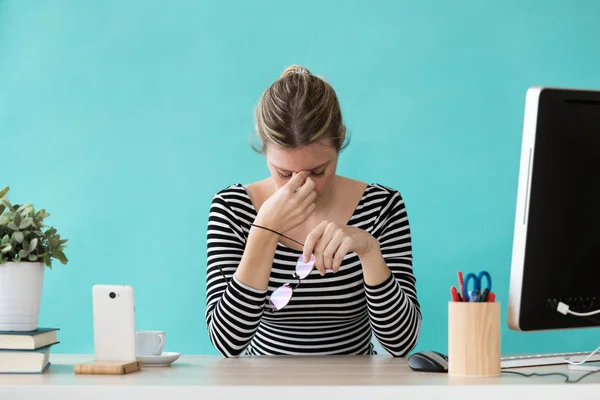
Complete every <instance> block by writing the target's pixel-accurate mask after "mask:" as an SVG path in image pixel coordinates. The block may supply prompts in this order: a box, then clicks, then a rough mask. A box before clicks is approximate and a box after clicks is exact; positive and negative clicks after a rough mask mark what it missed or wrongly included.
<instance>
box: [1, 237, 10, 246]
mask: <svg viewBox="0 0 600 400" xmlns="http://www.w3.org/2000/svg"><path fill="white" fill-rule="evenodd" d="M9 243H10V236H8V235H4V237H2V240H1V241H0V246H5V245H7V244H9Z"/></svg>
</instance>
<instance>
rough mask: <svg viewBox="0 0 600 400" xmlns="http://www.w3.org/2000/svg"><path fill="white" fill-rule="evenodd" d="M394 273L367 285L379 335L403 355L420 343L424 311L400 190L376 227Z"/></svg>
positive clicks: (392, 351)
mask: <svg viewBox="0 0 600 400" xmlns="http://www.w3.org/2000/svg"><path fill="white" fill-rule="evenodd" d="M373 232H374V236H375V237H376V238H377V239H378V240H379V243H380V247H381V253H382V255H383V259H384V260H385V262H386V264H387V266H388V268H389V269H390V271H391V274H390V276H389V277H388V278H387V279H386V280H385V281H384V282H382V283H380V284H378V285H367V284H366V283H365V291H366V295H367V306H368V310H369V317H370V320H371V325H372V327H373V332H374V334H375V337H376V338H377V340H378V341H379V343H381V346H382V347H383V348H384V349H386V350H387V351H388V352H389V353H390V354H391V355H393V356H396V357H403V356H405V355H407V354H408V353H409V352H410V351H411V350H412V349H413V348H414V347H415V345H416V343H417V340H418V338H419V334H420V330H421V310H420V305H419V302H418V300H417V292H416V279H415V277H414V275H413V269H412V261H413V258H412V242H411V231H410V226H409V222H408V216H407V213H406V207H405V205H404V200H403V199H402V197H401V196H400V193H398V192H397V191H391V198H390V200H389V201H388V202H387V204H386V205H385V206H384V208H383V210H382V214H381V217H380V218H379V221H377V225H376V226H375V229H374V230H373Z"/></svg>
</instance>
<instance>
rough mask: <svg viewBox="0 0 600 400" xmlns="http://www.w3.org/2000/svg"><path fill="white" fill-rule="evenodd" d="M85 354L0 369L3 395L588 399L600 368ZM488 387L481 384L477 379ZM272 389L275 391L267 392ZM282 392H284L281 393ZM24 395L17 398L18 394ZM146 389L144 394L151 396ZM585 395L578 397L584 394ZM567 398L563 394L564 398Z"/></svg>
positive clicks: (597, 388)
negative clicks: (160, 359)
mask: <svg viewBox="0 0 600 400" xmlns="http://www.w3.org/2000/svg"><path fill="white" fill-rule="evenodd" d="M92 360H93V356H90V355H63V354H55V355H52V356H51V361H52V366H51V367H50V369H49V370H48V371H47V372H46V373H45V374H43V375H1V374H0V398H5V397H4V396H3V395H2V394H5V395H6V398H8V395H11V396H16V397H11V398H15V399H18V398H25V397H26V396H34V395H36V396H42V395H46V396H47V395H49V394H51V396H50V398H58V396H61V398H62V399H70V398H84V397H85V398H86V399H95V398H103V399H104V398H108V397H106V396H113V397H111V398H132V397H131V396H132V395H133V398H135V397H137V396H136V395H139V396H144V398H164V396H168V397H171V398H173V399H175V398H177V399H179V398H196V399H198V398H201V397H198V395H211V396H212V395H215V394H216V395H218V397H219V398H220V397H221V396H222V395H223V394H224V393H225V392H231V394H233V395H239V396H241V397H240V398H243V399H244V400H246V399H248V398H259V399H265V400H278V398H277V397H273V395H276V396H285V399H284V400H289V399H292V398H296V397H297V398H304V399H306V396H307V395H310V396H311V397H313V396H312V394H311V393H313V392H314V393H317V391H318V392H319V393H323V394H327V393H328V392H330V391H331V395H333V394H334V393H335V394H340V395H344V394H343V392H345V391H346V392H347V395H345V396H346V398H363V399H364V396H365V395H367V396H368V397H371V396H379V395H382V396H383V397H386V395H388V396H397V395H405V394H407V395H410V394H413V395H418V396H419V398H421V399H422V398H429V397H428V396H431V398H436V396H439V395H440V394H442V395H444V396H445V397H444V399H452V398H461V399H463V400H464V398H465V397H464V396H466V395H470V394H473V395H479V396H481V393H482V390H485V393H486V394H485V397H486V398H487V399H493V398H502V399H506V396H508V395H513V394H520V395H527V394H528V392H530V394H531V395H532V396H533V395H535V396H537V397H539V395H540V394H543V396H544V398H545V399H546V398H551V397H552V395H555V396H556V397H557V398H561V396H567V395H568V396H573V395H574V394H576V395H577V396H578V397H577V399H578V400H580V399H582V398H587V397H586V396H587V395H588V394H589V396H590V398H592V397H591V396H592V395H594V394H595V395H596V397H597V396H598V393H599V392H600V373H598V374H594V375H591V376H588V377H586V378H585V379H584V380H582V381H580V382H579V383H577V384H564V377H560V376H547V377H532V378H526V377H522V376H517V375H512V374H510V375H509V374H502V375H501V376H500V377H494V378H454V377H450V376H448V374H439V373H422V372H421V373H417V372H413V371H412V370H411V369H410V368H409V367H408V364H407V360H406V359H402V358H393V357H389V356H356V357H354V356H335V357H319V356H315V357H313V356H307V357H302V356H299V357H240V358H232V359H226V358H222V357H219V356H186V355H183V356H181V358H180V359H179V360H177V361H176V362H175V363H173V364H172V365H171V366H169V367H145V368H143V369H142V371H138V372H134V373H131V374H128V375H114V376H111V375H75V374H74V373H73V365H74V364H76V363H80V362H88V361H92ZM518 371H520V372H524V373H530V372H540V373H548V372H562V373H567V374H568V375H569V376H570V379H576V378H577V377H579V376H581V375H582V374H583V372H577V371H568V370H567V369H566V366H564V365H559V366H551V367H541V368H540V367H538V368H522V369H518ZM482 385H483V386H486V387H483V388H482V387H481V386H482ZM269 391H273V393H272V394H269ZM282 393H283V395H282ZM19 396H22V397H19ZM148 396H149V397H148ZM582 396H583V397H582ZM562 398H564V397H562Z"/></svg>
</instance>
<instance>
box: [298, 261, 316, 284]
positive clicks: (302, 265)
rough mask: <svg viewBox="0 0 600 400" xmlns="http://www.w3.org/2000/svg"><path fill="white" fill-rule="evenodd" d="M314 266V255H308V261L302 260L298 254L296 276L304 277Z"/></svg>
mask: <svg viewBox="0 0 600 400" xmlns="http://www.w3.org/2000/svg"><path fill="white" fill-rule="evenodd" d="M314 266H315V256H314V255H311V256H310V260H308V262H304V261H303V260H302V256H300V258H299V259H298V262H297V263H296V277H298V278H300V279H304V278H306V277H307V276H308V274H310V271H312V270H313V268H314Z"/></svg>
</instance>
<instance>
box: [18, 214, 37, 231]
mask: <svg viewBox="0 0 600 400" xmlns="http://www.w3.org/2000/svg"><path fill="white" fill-rule="evenodd" d="M17 215H19V214H15V217H16V216H17ZM16 223H17V221H16V218H15V224H16ZM32 224H33V218H31V217H27V218H25V219H24V220H23V221H22V222H20V225H19V229H27V228H29V227H30V226H31V225H32Z"/></svg>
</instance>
